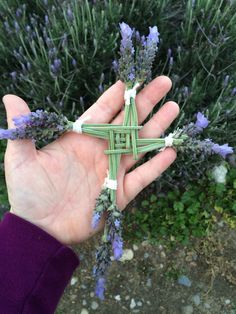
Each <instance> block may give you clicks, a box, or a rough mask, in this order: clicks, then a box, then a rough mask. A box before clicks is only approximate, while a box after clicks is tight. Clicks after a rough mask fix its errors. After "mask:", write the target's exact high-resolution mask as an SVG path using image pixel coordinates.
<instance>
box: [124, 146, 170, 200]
mask: <svg viewBox="0 0 236 314" xmlns="http://www.w3.org/2000/svg"><path fill="white" fill-rule="evenodd" d="M175 159H176V152H175V150H174V149H173V148H166V149H165V150H164V151H162V152H160V153H159V154H157V155H156V156H154V157H153V158H152V159H150V160H149V161H147V162H145V163H144V164H142V165H141V166H139V167H137V168H136V169H134V170H133V171H131V172H129V173H128V174H126V176H125V180H124V193H125V195H126V197H127V200H128V202H130V201H131V200H132V199H133V198H134V197H135V196H136V195H137V194H138V193H139V192H141V191H142V190H143V189H144V188H145V187H146V186H148V185H149V184H150V183H151V182H152V181H154V180H155V179H156V178H158V177H159V176H160V175H161V173H162V172H163V171H165V170H166V169H167V168H168V167H169V166H170V165H171V164H172V163H173V162H174V160H175Z"/></svg>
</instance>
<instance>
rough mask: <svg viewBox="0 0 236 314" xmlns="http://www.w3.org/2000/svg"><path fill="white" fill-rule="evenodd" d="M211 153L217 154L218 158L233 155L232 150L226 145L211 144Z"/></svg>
mask: <svg viewBox="0 0 236 314" xmlns="http://www.w3.org/2000/svg"><path fill="white" fill-rule="evenodd" d="M212 151H213V152H214V153H216V154H219V155H220V156H222V157H223V158H225V157H226V155H228V154H232V153H233V148H232V147H230V146H229V145H228V143H227V144H223V145H219V144H213V146H212Z"/></svg>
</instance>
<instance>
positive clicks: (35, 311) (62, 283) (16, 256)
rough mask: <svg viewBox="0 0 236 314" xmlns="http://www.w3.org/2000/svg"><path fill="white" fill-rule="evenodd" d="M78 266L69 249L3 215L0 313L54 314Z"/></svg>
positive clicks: (9, 214) (0, 223)
mask: <svg viewBox="0 0 236 314" xmlns="http://www.w3.org/2000/svg"><path fill="white" fill-rule="evenodd" d="M78 265H79V258H78V257H77V255H76V254H75V253H74V251H73V250H72V249H71V248H69V247H67V246H65V245H63V244H61V243H60V242H59V241H57V240H56V239H55V238H53V237H52V236H51V235H49V234H48V233H46V232H45V231H43V230H42V229H40V228H39V227H37V226H35V225H33V224H32V223H30V222H28V221H26V220H24V219H22V218H20V217H18V216H16V215H14V214H11V213H10V212H8V213H6V214H5V215H4V217H3V220H2V221H1V222H0V313H7V314H16V313H21V314H39V313H40V314H42V313H47V314H50V313H54V311H55V309H56V306H57V304H58V302H59V300H60V298H61V296H62V294H63V292H64V289H65V287H66V286H67V284H68V283H69V281H70V278H71V276H72V274H73V272H74V270H75V269H76V267H77V266H78Z"/></svg>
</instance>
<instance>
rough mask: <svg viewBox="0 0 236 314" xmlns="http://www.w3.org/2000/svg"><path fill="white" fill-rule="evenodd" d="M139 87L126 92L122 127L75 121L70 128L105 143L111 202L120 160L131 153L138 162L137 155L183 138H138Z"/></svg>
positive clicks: (180, 140) (162, 147) (107, 181)
mask: <svg viewBox="0 0 236 314" xmlns="http://www.w3.org/2000/svg"><path fill="white" fill-rule="evenodd" d="M138 86H139V85H138V84H136V85H135V86H134V87H133V88H132V89H126V91H125V95H124V98H125V110H124V121H123V125H112V124H86V123H84V122H85V121H86V120H89V117H85V118H84V119H79V120H77V121H76V122H75V123H74V125H73V130H74V131H77V132H79V133H84V134H88V135H91V136H95V137H98V138H101V139H105V140H108V142H109V148H108V149H107V150H105V151H104V153H105V154H106V155H108V159H109V174H108V177H107V178H106V181H105V184H106V187H108V188H109V189H110V195H111V201H112V202H113V203H115V202H116V192H115V191H116V189H117V181H116V180H117V173H118V168H119V163H120V158H121V156H122V155H123V154H133V158H134V159H136V160H137V159H138V154H140V153H146V152H149V151H152V150H158V149H164V148H165V147H166V146H174V145H175V146H177V145H180V144H182V143H183V141H184V139H182V138H178V139H177V138H174V137H173V134H172V133H171V134H170V135H169V136H168V137H166V138H139V130H140V129H141V128H142V126H139V125H138V114H137V109H136V103H135V97H136V90H137V87H138Z"/></svg>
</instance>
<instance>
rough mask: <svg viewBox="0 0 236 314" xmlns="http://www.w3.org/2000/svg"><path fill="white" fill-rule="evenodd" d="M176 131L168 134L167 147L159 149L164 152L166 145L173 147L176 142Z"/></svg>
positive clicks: (166, 138)
mask: <svg viewBox="0 0 236 314" xmlns="http://www.w3.org/2000/svg"><path fill="white" fill-rule="evenodd" d="M173 136H174V133H170V134H169V135H168V136H166V137H165V147H162V148H161V149H160V150H159V151H160V152H162V151H163V150H165V149H166V147H171V146H173V142H174V137H173Z"/></svg>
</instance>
